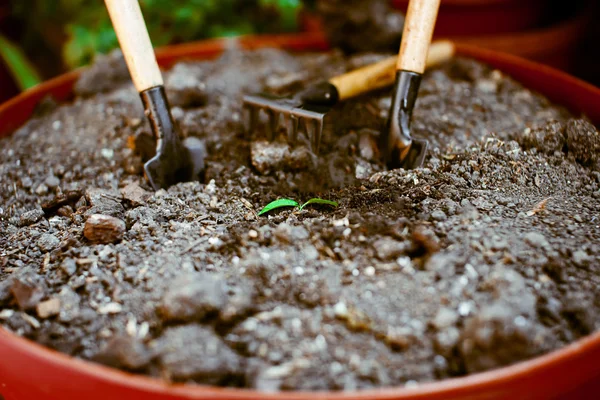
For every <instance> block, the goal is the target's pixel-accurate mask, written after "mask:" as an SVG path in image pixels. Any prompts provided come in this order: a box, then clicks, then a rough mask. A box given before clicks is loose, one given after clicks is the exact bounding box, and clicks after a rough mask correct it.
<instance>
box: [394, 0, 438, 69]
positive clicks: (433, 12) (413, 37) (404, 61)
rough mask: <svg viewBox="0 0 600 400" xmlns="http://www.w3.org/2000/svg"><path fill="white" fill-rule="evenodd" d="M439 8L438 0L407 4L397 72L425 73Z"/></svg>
mask: <svg viewBox="0 0 600 400" xmlns="http://www.w3.org/2000/svg"><path fill="white" fill-rule="evenodd" d="M439 8H440V0H411V1H410V2H409V3H408V11H407V12H406V19H405V22H404V24H405V25H404V31H403V32H402V44H401V46H400V53H399V55H398V64H397V65H396V69H397V70H399V71H400V70H403V71H410V72H415V73H417V74H422V73H423V72H425V66H426V59H427V49H428V48H429V45H430V43H431V38H432V37H433V29H434V28H435V21H436V19H437V14H438V9H439Z"/></svg>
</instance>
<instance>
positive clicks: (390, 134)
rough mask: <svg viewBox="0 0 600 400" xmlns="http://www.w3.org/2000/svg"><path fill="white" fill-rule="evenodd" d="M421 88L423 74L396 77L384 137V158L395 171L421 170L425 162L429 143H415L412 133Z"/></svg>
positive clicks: (382, 141)
mask: <svg viewBox="0 0 600 400" xmlns="http://www.w3.org/2000/svg"><path fill="white" fill-rule="evenodd" d="M420 84H421V74H417V73H415V72H410V71H398V72H397V73H396V82H395V84H394V92H393V95H392V105H391V108H390V112H389V117H388V123H387V129H386V130H385V131H384V132H383V135H381V149H382V154H383V155H384V160H385V161H386V163H387V164H388V166H389V167H391V168H404V169H414V168H419V167H420V166H421V165H423V161H424V160H425V155H426V154H427V148H428V143H427V141H425V140H416V139H414V138H413V137H412V135H411V132H410V124H411V119H412V112H413V109H414V106H415V103H416V101H417V94H418V92H419V86H420Z"/></svg>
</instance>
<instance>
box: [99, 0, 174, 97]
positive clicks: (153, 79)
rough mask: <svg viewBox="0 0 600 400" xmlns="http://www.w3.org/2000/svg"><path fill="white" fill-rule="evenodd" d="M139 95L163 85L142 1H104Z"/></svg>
mask: <svg viewBox="0 0 600 400" xmlns="http://www.w3.org/2000/svg"><path fill="white" fill-rule="evenodd" d="M104 2H105V3H106V8H107V9H108V13H109V15H110V19H111V21H112V24H113V27H114V29H115V32H116V33H117V38H118V39H119V44H120V45H121V50H122V51H123V55H124V57H125V61H126V62H127V68H128V69H129V73H130V74H131V79H132V80H133V83H134V85H135V88H136V89H137V90H138V92H143V91H145V90H147V89H150V88H153V87H156V86H160V85H162V84H163V79H162V75H161V73H160V69H159V68H158V64H157V62H156V57H155V56H154V49H153V48H152V42H150V36H149V35H148V30H147V29H146V23H145V22H144V17H143V16H142V10H141V9H140V4H139V2H138V0H104Z"/></svg>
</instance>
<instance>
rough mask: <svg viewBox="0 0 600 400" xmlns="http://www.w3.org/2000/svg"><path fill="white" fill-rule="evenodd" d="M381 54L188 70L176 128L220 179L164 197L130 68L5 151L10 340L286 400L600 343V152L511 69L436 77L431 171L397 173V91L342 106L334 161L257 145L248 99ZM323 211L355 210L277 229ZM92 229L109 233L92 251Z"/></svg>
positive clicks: (114, 66) (244, 59) (227, 61)
mask: <svg viewBox="0 0 600 400" xmlns="http://www.w3.org/2000/svg"><path fill="white" fill-rule="evenodd" d="M379 57H380V56H376V55H361V56H357V57H354V58H351V59H344V58H343V57H342V56H341V55H340V54H338V53H332V54H327V55H304V56H292V55H290V54H287V53H284V52H280V51H276V50H260V51H256V52H252V53H240V52H237V51H231V52H229V53H228V54H226V55H224V56H223V57H222V58H220V59H219V60H216V61H214V62H204V63H194V64H179V65H177V66H176V67H175V68H173V69H172V70H171V71H170V72H167V73H166V77H167V85H168V87H169V89H170V92H169V96H170V98H171V100H172V102H173V103H174V105H175V107H174V109H173V114H174V116H175V118H176V120H177V121H178V123H179V125H180V127H181V130H182V131H183V133H184V134H185V135H192V136H198V137H200V138H203V139H205V140H206V143H207V146H208V149H209V151H210V157H209V159H208V160H207V164H208V168H207V170H206V173H205V177H204V178H203V179H205V181H204V183H203V182H190V183H185V184H180V185H177V186H174V187H172V188H170V189H169V190H168V191H165V190H160V191H158V192H156V193H150V192H149V187H148V185H147V184H146V183H145V181H144V180H143V178H142V176H141V165H142V164H141V160H140V157H139V156H137V155H135V154H134V153H133V151H132V150H130V149H129V148H128V147H127V143H128V140H129V138H130V137H133V136H137V137H138V138H142V139H143V138H144V137H146V136H144V135H147V134H148V127H147V125H146V122H144V120H143V111H142V109H141V105H140V100H139V98H138V96H137V94H136V93H135V91H134V89H133V87H132V85H131V84H130V83H129V81H128V77H127V74H126V71H125V69H124V68H122V67H119V64H120V63H121V61H118V60H117V61H115V59H112V60H106V59H105V60H103V61H101V62H100V63H99V64H97V65H95V66H94V68H93V69H92V70H89V71H88V72H86V74H85V75H84V76H83V77H82V80H81V81H80V83H79V85H78V94H79V97H77V99H76V100H75V101H73V102H72V103H70V104H66V105H62V106H59V107H55V108H52V107H51V105H50V106H48V107H45V108H44V109H43V110H42V111H40V114H39V115H37V116H36V117H35V118H33V119H32V120H31V121H29V122H28V123H27V124H26V125H25V126H24V127H22V128H21V129H19V130H18V131H17V132H15V134H14V135H12V136H11V137H9V138H4V139H1V140H0V148H1V150H0V229H1V232H2V234H1V237H0V268H1V273H0V323H1V324H2V326H3V327H4V328H5V329H8V330H11V331H13V332H15V333H16V334H18V335H20V336H24V337H27V338H29V339H31V340H34V341H36V342H39V343H41V344H44V345H46V346H48V347H51V348H54V349H57V350H59V351H61V352H64V353H67V354H71V355H73V356H75V357H79V358H83V359H87V360H93V361H97V362H101V363H105V364H108V365H112V366H114V367H117V368H121V369H125V370H129V371H135V372H139V373H142V374H148V375H152V376H157V377H162V378H163V379H167V380H172V381H181V382H198V383H207V384H214V385H223V386H239V387H252V388H258V389H261V390H265V391H277V390H292V389H299V390H300V389H301V390H317V389H323V390H354V389H362V388H370V387H382V386H393V385H405V384H406V385H409V386H414V385H417V384H419V383H423V382H427V381H433V380H438V379H445V378H448V377H453V376H462V375H467V374H471V373H475V372H478V371H484V370H489V369H492V368H497V367H500V366H503V365H508V364H512V363H515V362H517V361H520V360H524V359H528V358H531V357H534V356H537V355H540V354H543V353H546V352H549V351H551V350H554V349H558V348H560V347H562V346H564V345H566V344H568V343H571V342H573V341H575V340H577V339H579V338H581V337H583V336H585V335H588V334H590V333H591V332H593V331H595V330H597V329H599V328H600V289H599V288H600V275H599V270H600V190H599V187H600V165H599V158H600V136H599V134H598V131H597V130H596V128H595V127H594V126H593V125H591V124H590V123H589V122H586V120H585V119H575V118H573V116H571V115H570V114H569V113H568V112H567V111H565V110H564V109H562V108H560V107H557V106H554V105H552V104H551V103H549V102H548V101H547V100H546V99H545V98H543V97H541V96H539V95H537V94H535V93H532V92H530V91H529V90H527V89H525V88H523V87H522V86H521V85H520V84H518V83H516V82H514V81H513V80H511V79H510V78H508V77H506V76H504V75H503V74H502V73H500V72H499V71H494V70H491V69H489V68H488V67H486V66H484V65H481V64H479V63H477V62H474V61H470V60H464V59H459V60H456V61H455V62H452V63H451V64H449V65H446V66H444V67H442V68H440V69H436V70H434V71H430V72H429V73H427V75H426V77H425V79H424V82H423V85H422V89H421V92H420V95H419V100H418V103H417V110H416V111H415V114H414V132H415V134H416V135H418V136H420V137H424V138H427V139H429V140H430V142H431V148H432V151H431V153H430V155H429V157H428V158H427V160H426V164H425V166H424V168H422V169H418V170H415V171H404V170H394V171H383V168H382V166H381V165H380V164H379V163H378V161H377V149H376V148H375V147H374V145H373V143H375V142H376V136H377V132H378V131H379V129H380V128H381V126H382V124H383V123H384V122H385V118H386V112H387V111H386V110H387V108H388V107H389V102H390V98H389V93H387V92H385V91H384V92H382V93H379V94H374V95H370V96H366V97H364V98H361V99H357V100H354V101H349V102H347V103H346V104H344V105H342V106H340V107H338V108H337V109H336V110H334V111H333V112H332V114H331V116H330V118H331V119H330V122H329V124H328V130H327V134H326V138H325V143H324V146H323V150H322V153H321V155H320V156H318V157H316V156H314V155H312V154H310V153H309V152H308V151H306V149H305V148H303V147H300V148H298V149H295V150H293V149H288V147H287V145H285V144H284V143H283V142H277V143H274V144H268V143H265V142H262V141H260V140H256V141H252V142H250V141H248V140H245V139H244V135H243V128H242V122H243V121H242V119H243V118H242V114H241V112H242V110H241V98H240V97H241V95H242V93H247V92H254V91H257V90H261V89H268V90H271V91H279V92H286V91H287V90H291V89H296V88H297V87H301V86H303V85H305V84H306V83H307V82H311V81H315V80H319V79H322V78H323V77H326V76H331V75H334V74H337V73H339V72H342V71H344V70H346V69H349V68H353V67H356V66H358V65H361V64H364V63H367V62H371V61H374V60H377V59H378V58H379ZM98 77H101V79H100V78H98ZM107 82H110V85H107ZM96 91H100V92H99V93H97V94H96V93H95V92H96ZM48 104H50V103H48ZM334 127H335V129H334ZM144 132H145V133H144ZM138 142H139V143H142V142H143V140H139V141H138ZM317 195H318V196H320V197H323V198H327V199H332V200H336V201H338V202H339V203H340V206H339V207H338V208H337V209H331V208H316V207H314V208H307V209H305V210H303V211H300V212H298V211H294V210H290V209H286V210H283V211H279V212H274V213H273V214H271V215H270V216H268V217H257V216H256V213H257V212H258V211H259V210H260V209H261V208H262V207H263V206H264V205H266V204H267V203H268V202H270V201H272V200H274V199H276V198H278V197H280V196H283V197H289V198H293V199H296V200H298V201H305V200H307V199H309V198H311V197H313V196H317ZM93 214H102V215H104V217H97V216H95V217H93V218H92V219H91V221H90V222H89V223H90V224H92V223H98V224H99V223H102V224H104V225H102V226H104V227H108V228H107V229H105V230H103V231H102V234H103V235H107V236H102V238H104V239H102V238H99V237H98V236H94V235H93V234H91V233H90V232H89V231H87V230H86V234H85V236H84V226H85V224H86V221H88V219H90V216H91V215H93ZM109 217H113V218H109ZM115 218H116V219H115ZM121 221H122V222H121ZM123 222H124V225H122V224H123ZM111 224H112V225H111ZM123 226H124V228H123ZM92 228H93V226H92ZM89 229H91V228H89ZM123 231H124V232H123ZM91 232H92V233H93V231H91ZM107 237H108V238H109V239H106V238H107ZM121 237H122V239H121ZM90 239H91V240H100V241H102V240H116V241H117V242H116V243H115V244H93V243H92V242H90V241H89V240H90Z"/></svg>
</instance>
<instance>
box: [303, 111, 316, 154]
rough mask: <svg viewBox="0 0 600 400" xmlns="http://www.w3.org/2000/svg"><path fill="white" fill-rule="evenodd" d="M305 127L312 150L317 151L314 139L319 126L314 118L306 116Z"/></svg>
mask: <svg viewBox="0 0 600 400" xmlns="http://www.w3.org/2000/svg"><path fill="white" fill-rule="evenodd" d="M303 120H304V129H305V130H306V137H307V139H308V143H309V144H310V150H311V151H312V152H313V153H314V152H315V145H314V139H315V134H316V130H317V127H316V125H315V123H314V119H312V118H304V119H303Z"/></svg>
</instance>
